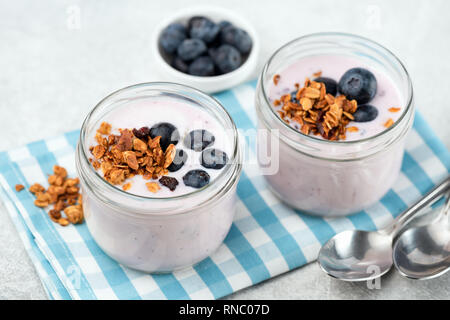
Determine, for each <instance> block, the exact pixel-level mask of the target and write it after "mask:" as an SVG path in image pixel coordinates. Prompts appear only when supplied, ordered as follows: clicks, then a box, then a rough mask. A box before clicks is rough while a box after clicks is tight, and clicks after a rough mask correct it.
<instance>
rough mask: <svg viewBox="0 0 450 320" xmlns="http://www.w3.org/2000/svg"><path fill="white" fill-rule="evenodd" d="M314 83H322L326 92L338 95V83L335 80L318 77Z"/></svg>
mask: <svg viewBox="0 0 450 320" xmlns="http://www.w3.org/2000/svg"><path fill="white" fill-rule="evenodd" d="M314 81H316V82H322V83H323V84H324V85H325V90H326V92H327V93H329V94H331V95H333V96H335V95H336V93H337V86H338V84H337V82H336V81H335V80H334V79H331V78H327V77H318V78H315V79H314Z"/></svg>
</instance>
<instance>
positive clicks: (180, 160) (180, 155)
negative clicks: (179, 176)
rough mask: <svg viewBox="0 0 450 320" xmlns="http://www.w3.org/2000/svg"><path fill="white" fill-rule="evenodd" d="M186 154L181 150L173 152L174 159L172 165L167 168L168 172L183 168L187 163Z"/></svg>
mask: <svg viewBox="0 0 450 320" xmlns="http://www.w3.org/2000/svg"><path fill="white" fill-rule="evenodd" d="M187 157H188V155H187V153H186V152H184V151H183V149H177V150H176V151H175V157H174V158H173V161H172V163H171V164H170V166H169V167H168V168H167V169H168V170H169V171H170V172H176V171H178V170H180V169H181V167H183V166H184V164H185V163H186V161H187Z"/></svg>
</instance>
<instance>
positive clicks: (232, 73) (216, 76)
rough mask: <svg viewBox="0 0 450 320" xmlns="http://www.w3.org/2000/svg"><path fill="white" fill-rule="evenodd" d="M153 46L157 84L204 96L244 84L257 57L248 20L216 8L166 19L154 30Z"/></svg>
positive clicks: (200, 8)
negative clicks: (165, 83) (184, 88)
mask: <svg viewBox="0 0 450 320" xmlns="http://www.w3.org/2000/svg"><path fill="white" fill-rule="evenodd" d="M153 43H154V49H155V50H154V53H155V57H156V61H155V63H154V65H155V67H157V68H158V69H159V71H160V78H161V79H162V80H167V81H171V82H181V83H184V84H187V85H190V86H192V87H196V88H198V89H200V90H202V91H205V92H208V93H212V92H217V91H221V90H225V89H228V88H230V87H233V86H235V85H237V84H239V83H241V82H243V81H245V80H247V79H249V78H250V77H251V75H252V73H253V71H254V69H255V68H256V64H257V58H258V54H259V40H258V37H257V34H256V32H255V30H254V28H253V26H252V25H251V24H249V22H248V20H247V19H245V18H243V17H240V16H239V15H238V14H237V13H236V12H232V11H229V10H226V9H222V8H219V7H208V6H206V7H204V6H202V7H194V8H190V9H188V10H183V11H180V12H178V13H176V14H174V15H173V16H171V17H167V18H166V19H165V20H164V21H163V22H162V23H161V24H160V26H158V27H157V28H156V29H155V34H154V42H153ZM205 48H206V49H205Z"/></svg>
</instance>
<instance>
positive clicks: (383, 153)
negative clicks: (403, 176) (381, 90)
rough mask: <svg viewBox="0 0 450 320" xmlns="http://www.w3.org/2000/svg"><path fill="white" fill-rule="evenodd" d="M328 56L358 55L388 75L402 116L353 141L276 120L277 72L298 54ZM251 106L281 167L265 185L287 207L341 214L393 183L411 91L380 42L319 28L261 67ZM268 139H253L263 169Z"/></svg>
mask: <svg viewBox="0 0 450 320" xmlns="http://www.w3.org/2000/svg"><path fill="white" fill-rule="evenodd" d="M326 54H339V55H347V56H351V57H355V58H357V59H358V60H359V61H361V62H363V63H365V64H366V65H370V66H371V67H373V68H375V69H377V70H380V71H382V72H384V73H385V74H387V75H388V76H389V77H390V78H391V79H392V80H393V82H394V83H395V84H396V85H397V86H398V90H399V92H400V94H401V96H402V97H403V105H404V109H403V110H404V111H403V113H402V115H401V116H400V118H399V119H398V120H397V121H396V122H395V123H394V124H393V125H392V126H391V127H389V128H387V129H385V130H384V131H382V132H381V133H379V134H376V135H374V136H371V137H368V138H364V139H361V140H355V141H345V140H340V141H330V140H325V139H322V138H318V137H315V136H312V135H305V134H303V133H301V132H300V131H299V130H296V129H294V128H292V127H291V126H290V125H289V124H287V123H285V122H284V121H283V120H281V119H280V117H279V116H278V115H277V113H276V111H275V110H274V108H273V106H272V105H271V103H270V100H269V98H268V88H269V84H270V83H271V82H272V81H273V77H274V75H275V74H278V73H279V72H280V71H281V70H283V69H285V68H286V67H288V66H290V65H292V63H294V62H296V61H298V60H300V59H302V58H303V57H307V56H314V55H326ZM299 80H300V82H302V79H299ZM255 105H256V110H257V115H258V127H259V129H261V130H270V132H271V133H270V134H271V135H272V136H274V135H276V136H277V137H279V139H278V140H277V143H278V144H279V147H278V152H277V153H274V154H273V155H272V156H271V157H272V160H273V161H272V162H275V163H276V162H278V170H275V171H274V172H270V173H268V174H265V175H264V176H265V179H266V180H267V182H268V185H269V187H270V189H271V190H272V191H273V192H274V193H275V194H276V195H277V196H278V197H279V198H280V199H281V200H282V201H284V202H285V203H287V204H288V205H290V206H292V207H294V208H296V209H300V210H302V211H304V212H307V213H311V214H315V215H320V216H325V217H331V216H344V215H348V214H352V213H356V212H358V211H360V210H363V209H365V208H367V207H368V206H370V205H372V204H374V203H375V202H377V201H378V200H379V199H381V198H382V197H383V195H384V194H386V192H387V191H388V190H389V189H390V188H391V187H392V185H393V183H394V182H395V180H396V178H397V176H398V174H399V172H400V168H401V163H402V158H403V152H404V142H405V136H406V134H407V133H408V132H409V131H410V129H411V126H412V123H413V119H414V103H413V89H412V84H411V80H410V77H409V75H408V73H407V71H406V69H405V67H404V66H403V65H402V63H401V62H400V61H399V60H398V59H397V58H396V57H395V56H394V55H393V54H392V53H391V52H390V51H388V50H387V49H385V48H384V47H382V46H381V45H379V44H377V43H375V42H373V41H371V40H368V39H366V38H362V37H359V36H355V35H350V34H343V33H317V34H312V35H308V36H304V37H301V38H298V39H296V40H293V41H291V42H289V43H287V44H286V45H284V46H283V47H281V48H280V49H278V50H277V51H276V52H275V53H274V54H273V55H272V57H271V58H270V59H269V61H268V62H267V63H266V65H265V66H264V69H263V72H262V74H261V76H260V78H259V81H258V85H257V89H256V97H255ZM271 144H273V139H265V140H262V139H258V162H259V163H260V166H261V168H262V169H263V172H264V166H263V165H262V163H264V164H265V162H266V161H265V159H264V161H263V159H261V154H265V150H271V148H272V149H273V146H271ZM272 171H273V170H272Z"/></svg>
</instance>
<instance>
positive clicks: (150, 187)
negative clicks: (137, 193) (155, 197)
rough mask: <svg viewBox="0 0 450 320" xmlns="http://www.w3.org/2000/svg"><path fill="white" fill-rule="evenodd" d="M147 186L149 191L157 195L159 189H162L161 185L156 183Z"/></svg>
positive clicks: (148, 183)
mask: <svg viewBox="0 0 450 320" xmlns="http://www.w3.org/2000/svg"><path fill="white" fill-rule="evenodd" d="M145 185H146V186H147V189H148V190H149V191H151V192H153V193H156V192H158V190H159V189H161V187H160V186H159V184H158V183H156V182H147V183H146V184H145Z"/></svg>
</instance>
